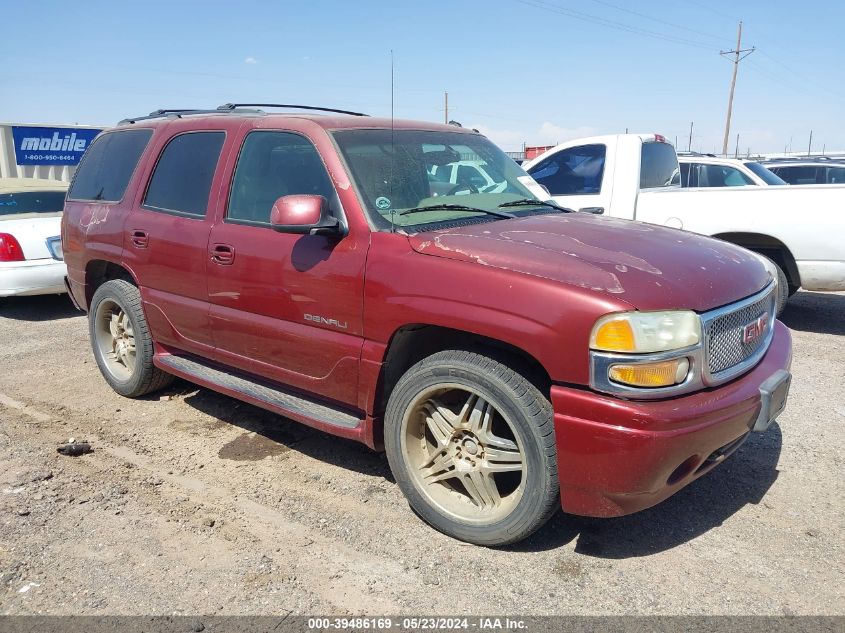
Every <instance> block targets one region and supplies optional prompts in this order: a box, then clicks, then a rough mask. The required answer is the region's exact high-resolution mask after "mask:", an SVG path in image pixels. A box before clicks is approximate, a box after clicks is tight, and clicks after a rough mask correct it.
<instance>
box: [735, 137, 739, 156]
mask: <svg viewBox="0 0 845 633" xmlns="http://www.w3.org/2000/svg"><path fill="white" fill-rule="evenodd" d="M734 158H739V134H737V135H736V150H735V151H734Z"/></svg>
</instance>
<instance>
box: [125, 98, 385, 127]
mask: <svg viewBox="0 0 845 633" xmlns="http://www.w3.org/2000/svg"><path fill="white" fill-rule="evenodd" d="M255 108H289V109H292V110H314V111H317V112H334V113H336V114H348V115H351V116H370V115H369V114H364V113H363V112H352V111H351V110H338V109H337V108H321V107H318V106H309V105H294V104H290V103H224V104H223V105H221V106H218V107H216V108H214V109H213V110H209V109H205V108H163V109H160V110H154V111H152V112H150V113H149V114H147V115H144V116H134V117H129V118H127V119H123V120H121V121H119V122H118V125H124V124H127V123H128V124H130V125H131V124H132V123H137V122H138V121H148V120H150V119H161V118H164V117H175V118H180V117H183V116H185V115H188V114H266V113H265V112H264V111H263V110H257V109H255Z"/></svg>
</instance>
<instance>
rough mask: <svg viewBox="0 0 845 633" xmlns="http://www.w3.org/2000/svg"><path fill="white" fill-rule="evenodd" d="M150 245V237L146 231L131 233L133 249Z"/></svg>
mask: <svg viewBox="0 0 845 633" xmlns="http://www.w3.org/2000/svg"><path fill="white" fill-rule="evenodd" d="M149 245H150V236H149V235H148V234H147V232H146V231H141V230H135V231H132V246H134V247H135V248H147V246H149Z"/></svg>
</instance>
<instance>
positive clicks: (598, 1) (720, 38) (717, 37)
mask: <svg viewBox="0 0 845 633" xmlns="http://www.w3.org/2000/svg"><path fill="white" fill-rule="evenodd" d="M591 1H592V2H595V3H596V4H601V5H604V6H606V7H610V8H612V9H616V10H618V11H624V12H625V13H630V14H631V15H637V16H639V17H641V18H645V19H646V20H651V21H652V22H657V23H658V24H665V25H666V26H671V27H673V28H676V29H681V30H682V31H689V32H690V33H695V34H696V35H703V36H704V37H709V38H711V39H714V40H718V41H720V42H725V41H727V38H726V37H724V36H723V35H713V34H712V33H705V32H704V31H698V30H696V29H691V28H689V27H688V26H683V25H681V24H675V23H674V22H669V21H667V20H662V19H660V18H655V17H654V16H651V15H646V14H645V13H640V12H639V11H634V10H633V9H628V8H626V7H620V6H619V5H616V4H613V3H611V2H605V1H604V0H591Z"/></svg>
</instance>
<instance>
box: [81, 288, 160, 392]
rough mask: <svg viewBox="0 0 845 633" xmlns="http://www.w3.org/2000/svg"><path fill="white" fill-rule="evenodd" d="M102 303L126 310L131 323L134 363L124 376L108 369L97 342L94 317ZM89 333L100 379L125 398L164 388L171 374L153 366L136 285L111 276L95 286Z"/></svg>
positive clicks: (151, 350) (145, 324)
mask: <svg viewBox="0 0 845 633" xmlns="http://www.w3.org/2000/svg"><path fill="white" fill-rule="evenodd" d="M104 302H108V303H109V304H116V305H117V306H118V307H119V308H120V309H121V310H123V312H125V313H126V315H127V317H128V318H129V321H130V322H131V324H132V329H133V332H134V340H135V365H134V368H133V370H132V371H131V372H128V375H127V376H118V375H116V373H115V372H114V371H113V370H112V369H110V367H109V362H108V361H107V360H106V359H105V358H104V356H103V352H102V350H101V348H100V346H99V345H98V344H97V333H96V331H95V328H96V319H97V314H98V313H99V312H100V308H101V307H102V305H103V303H104ZM88 334H89V337H90V339H91V348H92V350H93V352H94V358H95V359H96V360H97V366H98V367H99V368H100V373H101V374H103V378H105V379H106V382H108V383H109V385H111V388H112V389H114V390H115V391H116V392H117V393H119V394H120V395H122V396H126V397H127V398H137V397H139V396H143V395H145V394H148V393H151V392H153V391H158V390H159V389H163V388H164V387H166V386H167V385H169V384H170V383H171V382H173V379H174V376H172V375H171V374H168V373H166V372H163V371H162V370H160V369H159V368H158V367H155V366H154V365H153V340H152V337H151V336H150V330H149V328H148V327H147V320H146V318H145V317H144V311H143V309H142V308H141V293H140V292H139V291H138V288H137V287H136V286H134V285H133V284H131V283H130V282H128V281H126V280H124V279H112V280H111V281H107V282H105V283H104V284H103V285H102V286H100V287H99V288H97V291H96V292H95V293H94V296H93V297H92V299H91V305H90V306H89V310H88Z"/></svg>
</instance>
